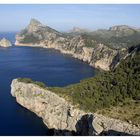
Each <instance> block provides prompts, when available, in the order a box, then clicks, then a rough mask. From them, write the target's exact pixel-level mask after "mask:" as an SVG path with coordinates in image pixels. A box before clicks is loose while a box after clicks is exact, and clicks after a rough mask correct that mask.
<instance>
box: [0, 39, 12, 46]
mask: <svg viewBox="0 0 140 140" xmlns="http://www.w3.org/2000/svg"><path fill="white" fill-rule="evenodd" d="M0 46H1V47H10V46H12V44H11V42H10V41H9V40H7V39H5V38H3V39H1V40H0Z"/></svg>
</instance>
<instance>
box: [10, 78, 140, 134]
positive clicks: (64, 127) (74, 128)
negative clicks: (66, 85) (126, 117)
mask: <svg viewBox="0 0 140 140" xmlns="http://www.w3.org/2000/svg"><path fill="white" fill-rule="evenodd" d="M11 94H12V96H14V97H16V101H17V102H18V103H19V104H20V105H22V106H23V107H25V108H27V109H29V110H30V111H32V112H34V113H36V114H37V115H38V116H39V117H41V118H42V119H43V122H44V123H45V125H47V127H48V128H49V129H53V130H54V135H91V136H93V135H140V128H138V127H137V126H135V125H133V124H129V123H127V122H123V121H120V120H117V119H111V118H108V117H104V116H102V115H98V114H94V113H87V112H84V111H82V110H79V109H78V108H76V107H75V106H73V105H72V104H71V103H68V102H67V101H66V100H65V99H64V98H62V97H60V96H58V95H57V94H55V93H54V92H52V91H49V90H48V88H47V87H46V88H42V87H40V86H39V85H37V84H35V83H28V82H27V83H26V82H23V81H20V80H19V79H15V80H13V81H12V84H11Z"/></svg>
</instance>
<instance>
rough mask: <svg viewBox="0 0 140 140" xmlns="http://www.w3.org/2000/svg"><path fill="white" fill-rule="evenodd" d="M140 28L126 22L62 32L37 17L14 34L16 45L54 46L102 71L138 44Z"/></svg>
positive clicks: (108, 68) (114, 64)
mask: <svg viewBox="0 0 140 140" xmlns="http://www.w3.org/2000/svg"><path fill="white" fill-rule="evenodd" d="M139 37H140V31H139V30H136V29H134V28H132V27H129V26H126V25H120V26H113V27H111V28H109V29H107V30H106V29H101V30H97V31H94V32H82V33H78V34H77V33H76V34H75V33H70V34H69V33H61V32H59V31H56V30H54V29H52V28H50V27H49V26H45V25H43V24H42V23H40V22H39V21H37V20H36V19H31V21H30V24H29V25H28V26H27V27H26V28H25V29H23V30H22V31H21V32H20V33H18V34H17V35H16V42H15V45H18V46H34V47H35V46H37V47H38V46H39V47H44V48H54V49H57V50H60V52H62V53H65V54H70V55H72V56H73V57H75V58H78V59H80V60H82V61H85V62H87V63H89V64H90V65H91V66H93V67H95V68H99V69H103V70H106V71H108V70H110V69H112V68H114V67H115V66H116V65H117V64H118V63H119V62H120V60H121V59H124V58H126V56H127V55H128V48H129V47H130V46H133V45H137V44H139V43H140V41H139Z"/></svg>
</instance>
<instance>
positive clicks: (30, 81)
mask: <svg viewBox="0 0 140 140" xmlns="http://www.w3.org/2000/svg"><path fill="white" fill-rule="evenodd" d="M18 81H19V82H23V83H32V84H36V85H38V86H39V87H41V88H46V85H45V84H44V83H42V82H38V81H33V80H32V79H30V78H18Z"/></svg>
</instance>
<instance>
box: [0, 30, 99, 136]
mask: <svg viewBox="0 0 140 140" xmlns="http://www.w3.org/2000/svg"><path fill="white" fill-rule="evenodd" d="M15 35H16V32H1V33H0V39H2V38H3V37H5V38H7V39H8V40H10V41H11V42H12V44H13V45H12V47H9V48H3V47H0V136H49V135H50V133H49V131H48V128H47V126H45V125H44V123H43V121H42V119H41V118H39V117H38V116H37V115H36V114H34V113H33V112H31V111H29V110H27V109H26V108H24V107H22V106H21V105H19V104H18V103H17V102H16V99H15V98H14V97H12V96H11V92H10V91H11V87H10V85H11V82H12V80H13V79H15V78H19V77H28V78H31V79H33V80H35V81H41V82H44V83H45V84H46V85H47V86H61V87H63V86H67V85H69V84H74V83H77V82H80V80H82V79H85V78H89V77H93V76H95V75H96V73H97V70H96V69H94V68H93V67H91V66H89V65H88V64H87V63H85V62H82V61H80V60H78V59H75V58H73V57H71V56H70V55H65V54H62V53H60V52H59V51H56V50H54V49H45V48H39V47H28V46H22V47H20V46H19V47H17V46H15V45H14V42H15Z"/></svg>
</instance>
